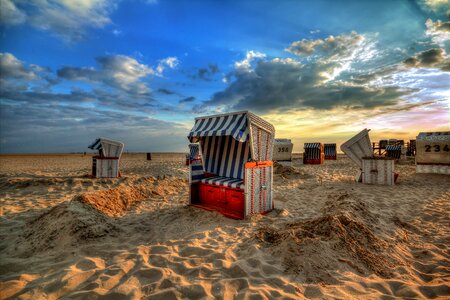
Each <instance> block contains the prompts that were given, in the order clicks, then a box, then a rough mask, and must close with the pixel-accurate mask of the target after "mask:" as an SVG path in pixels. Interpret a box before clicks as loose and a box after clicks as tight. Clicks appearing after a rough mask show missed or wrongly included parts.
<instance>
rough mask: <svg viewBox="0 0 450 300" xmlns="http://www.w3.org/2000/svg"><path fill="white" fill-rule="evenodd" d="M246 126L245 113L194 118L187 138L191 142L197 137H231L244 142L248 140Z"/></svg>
mask: <svg viewBox="0 0 450 300" xmlns="http://www.w3.org/2000/svg"><path fill="white" fill-rule="evenodd" d="M248 125H249V124H248V118H247V112H239V113H234V114H226V115H216V116H208V117H201V118H196V119H195V125H194V127H193V128H192V130H191V132H190V133H189V136H188V138H189V140H190V141H191V142H192V141H194V140H196V139H197V138H199V137H206V136H232V137H233V138H234V139H235V140H237V141H239V142H245V141H247V140H248V138H249V128H248V127H249V126H248Z"/></svg>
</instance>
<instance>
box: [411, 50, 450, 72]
mask: <svg viewBox="0 0 450 300" xmlns="http://www.w3.org/2000/svg"><path fill="white" fill-rule="evenodd" d="M403 62H404V64H405V65H407V66H408V67H414V68H440V69H442V70H443V71H450V58H448V56H447V55H446V53H445V50H444V49H442V48H434V49H429V50H425V51H422V52H419V53H417V54H416V55H415V56H413V57H409V58H407V59H406V60H404V61H403Z"/></svg>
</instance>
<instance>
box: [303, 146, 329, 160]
mask: <svg viewBox="0 0 450 300" xmlns="http://www.w3.org/2000/svg"><path fill="white" fill-rule="evenodd" d="M304 149H305V151H304V152H303V164H305V165H307V164H311V165H321V164H323V161H324V159H325V154H324V152H323V144H322V143H305V145H304Z"/></svg>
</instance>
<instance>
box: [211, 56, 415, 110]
mask: <svg viewBox="0 0 450 300" xmlns="http://www.w3.org/2000/svg"><path fill="white" fill-rule="evenodd" d="M334 67H335V65H334V64H331V63H328V64H323V63H310V64H307V65H303V64H301V63H299V62H298V61H295V60H292V59H279V58H276V59H272V60H265V59H260V60H259V61H257V63H256V66H255V68H254V69H253V70H252V71H251V72H235V73H234V74H233V76H234V78H235V80H234V81H233V82H231V83H230V84H229V85H228V87H227V88H226V89H225V90H224V91H221V92H218V93H215V94H214V95H213V96H212V98H211V99H210V100H209V101H206V102H205V103H204V107H213V106H219V107H223V108H224V109H252V110H257V111H259V112H267V111H271V110H276V109H278V110H287V109H305V108H314V109H319V110H326V109H331V108H335V107H347V108H353V109H358V108H373V107H379V106H385V105H395V104H396V103H397V102H398V101H399V98H400V97H401V96H404V95H406V94H408V93H409V91H407V90H401V89H399V88H397V87H376V86H369V85H357V84H355V83H352V82H342V81H338V82H328V81H327V75H326V73H327V72H329V70H330V69H333V68H334Z"/></svg>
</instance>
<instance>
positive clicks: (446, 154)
mask: <svg viewBox="0 0 450 300" xmlns="http://www.w3.org/2000/svg"><path fill="white" fill-rule="evenodd" d="M415 146H416V173H435V174H450V131H440V132H421V133H419V135H418V136H417V138H416V143H415Z"/></svg>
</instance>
